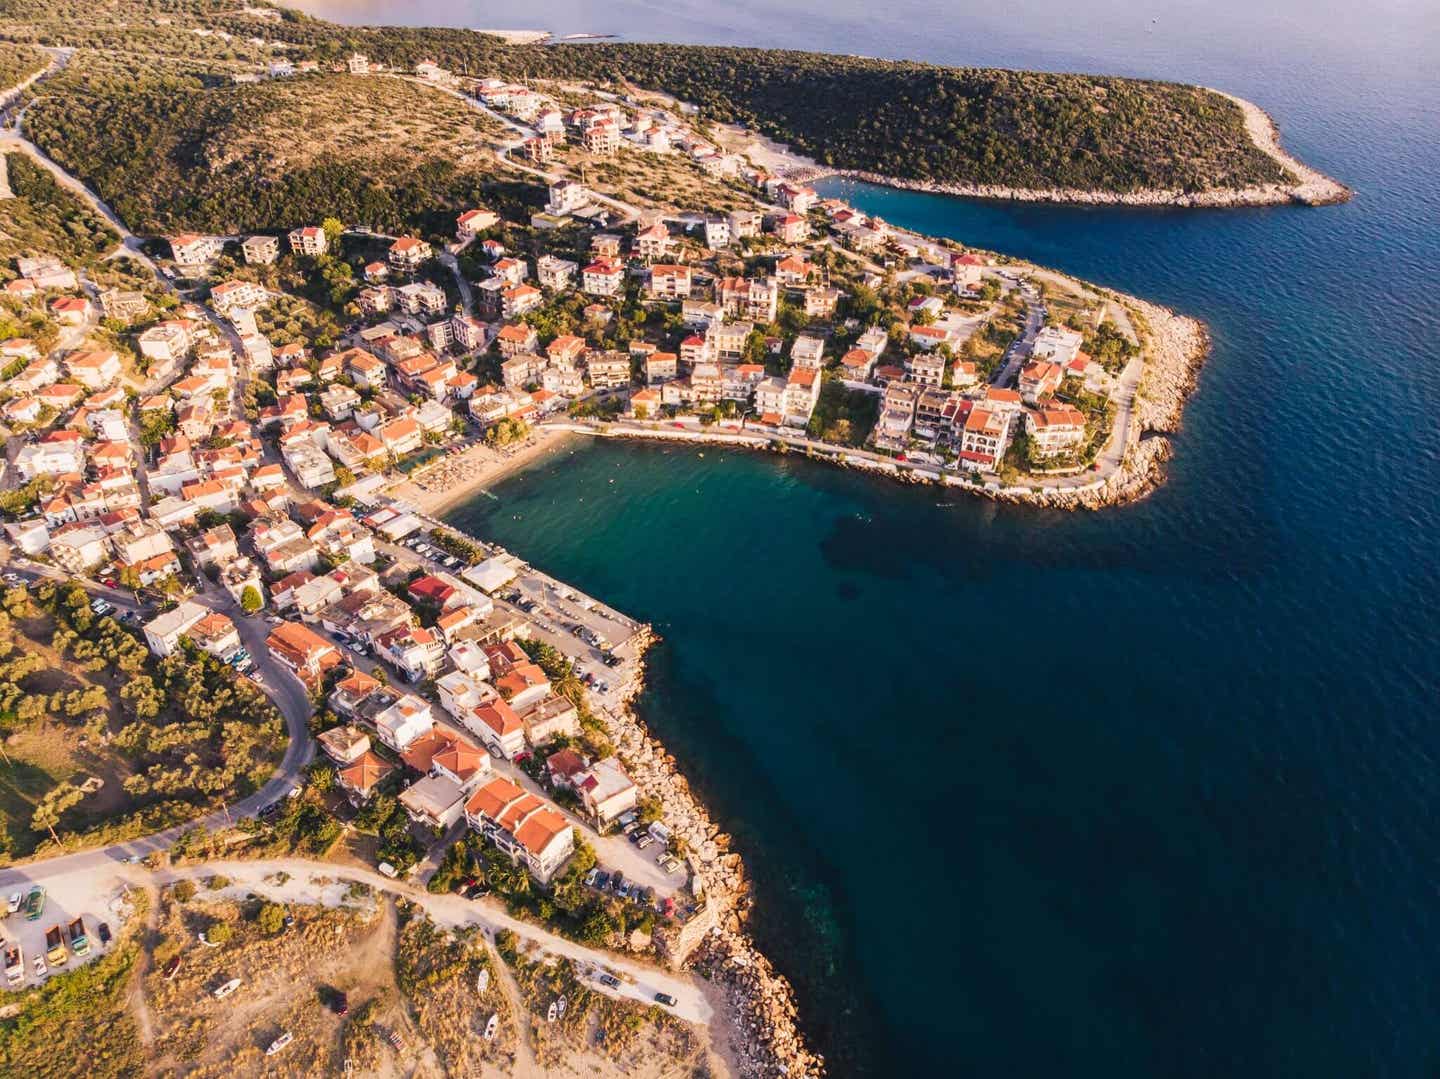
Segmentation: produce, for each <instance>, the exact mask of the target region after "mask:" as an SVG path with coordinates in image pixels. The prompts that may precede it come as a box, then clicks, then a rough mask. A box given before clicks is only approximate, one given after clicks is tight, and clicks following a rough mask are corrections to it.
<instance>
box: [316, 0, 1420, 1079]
mask: <svg viewBox="0 0 1440 1079" xmlns="http://www.w3.org/2000/svg"><path fill="white" fill-rule="evenodd" d="M300 6H302V7H305V8H306V9H307V10H310V11H312V12H314V13H317V14H321V15H324V16H327V17H331V18H336V19H341V20H343V21H351V22H393V23H408V24H426V23H437V24H448V25H462V26H472V27H511V28H527V29H528V28H537V27H538V28H543V29H549V30H553V31H555V32H556V33H559V34H565V33H593V34H614V35H616V36H618V37H620V38H622V39H630V40H674V41H690V42H703V43H718V44H750V45H765V46H775V47H797V48H807V49H816V50H823V51H832V52H845V53H858V54H868V55H877V56H886V57H906V58H915V59H922V60H930V61H935V62H940V63H946V64H955V65H967V64H976V65H1002V66H1009V67H1021V68H1035V69H1050V70H1070V71H1097V72H1108V73H1114V74H1121V75H1135V76H1145V77H1156V78H1170V79H1178V80H1183V81H1187V82H1196V83H1201V84H1204V85H1208V86H1214V87H1218V88H1222V89H1225V90H1227V91H1230V92H1233V93H1236V94H1239V95H1241V96H1243V97H1246V98H1249V99H1251V100H1253V101H1255V102H1257V103H1258V104H1260V105H1261V106H1262V107H1264V108H1265V109H1266V110H1268V111H1269V112H1270V113H1271V114H1272V115H1273V116H1274V117H1275V119H1276V121H1277V122H1278V124H1279V126H1280V129H1281V131H1282V133H1283V137H1284V141H1285V143H1286V145H1287V147H1288V148H1289V149H1290V150H1291V151H1292V152H1294V153H1295V154H1296V155H1297V156H1299V157H1300V158H1301V159H1302V160H1304V161H1306V162H1308V163H1310V164H1312V165H1314V166H1316V167H1318V168H1319V169H1321V170H1322V171H1324V172H1326V173H1328V174H1330V175H1333V176H1335V177H1337V178H1338V179H1340V180H1342V181H1343V182H1344V183H1346V184H1348V185H1350V186H1351V187H1352V188H1354V190H1355V198H1354V200H1353V201H1351V202H1349V203H1347V204H1345V205H1342V206H1334V207H1325V208H1317V209H1311V208H1301V207H1276V208H1269V209H1242V210H1205V211H1184V210H1154V209H1151V210H1142V209H1114V208H1109V209H1106V208H1074V207H1055V206H1041V205H1019V204H1005V203H992V202H976V201H964V200H959V199H953V198H948V197H942V196H932V195H926V194H918V193H911V192H902V191H895V190H889V189H885V188H879V187H873V186H868V185H864V184H855V183H848V182H839V181H830V182H827V183H825V184H824V185H823V188H824V193H825V194H827V195H832V194H837V195H842V196H844V197H846V198H848V199H850V200H852V201H853V202H854V203H855V204H856V205H857V206H859V207H861V208H862V209H864V210H866V211H869V212H871V213H876V214H879V215H881V216H883V217H884V218H886V219H887V220H889V221H891V222H894V223H896V224H900V225H905V226H909V227H911V228H915V229H918V230H920V231H922V232H929V233H934V234H939V235H945V236H951V237H955V238H957V239H959V240H962V241H964V242H967V243H971V244H975V245H978V246H981V247H985V248H992V249H997V250H1001V251H1007V252H1013V253H1015V254H1017V255H1022V256H1024V257H1026V258H1029V259H1033V260H1035V261H1037V262H1039V263H1042V264H1046V265H1051V266H1056V267H1059V268H1061V269H1063V270H1066V271H1068V272H1071V273H1074V274H1077V275H1079V276H1081V277H1084V278H1089V279H1091V280H1094V281H1098V282H1101V283H1103V284H1105V285H1109V286H1113V287H1115V288H1118V289H1122V290H1125V291H1129V292H1133V293H1135V294H1138V295H1141V296H1144V297H1147V298H1149V299H1152V300H1156V301H1159V302H1161V303H1164V304H1168V305H1170V306H1173V307H1175V308H1176V309H1178V310H1180V311H1182V312H1184V313H1187V314H1190V315H1194V316H1196V317H1198V318H1200V319H1202V320H1204V322H1205V323H1206V324H1207V326H1208V327H1209V330H1210V333H1211V335H1212V338H1213V349H1212V353H1211V355H1210V358H1209V361H1208V363H1207V364H1206V366H1205V368H1204V371H1203V373H1202V375H1201V378H1200V385H1199V388H1198V391H1197V392H1196V394H1195V396H1194V397H1193V399H1192V401H1191V403H1190V406H1189V408H1188V410H1187V412H1186V415H1185V423H1184V427H1183V430H1181V431H1180V432H1179V434H1178V435H1177V436H1176V438H1175V440H1174V442H1175V456H1174V459H1173V460H1172V461H1171V462H1170V466H1169V477H1168V480H1167V482H1166V483H1165V484H1164V486H1163V487H1161V488H1160V489H1159V490H1158V491H1156V492H1155V493H1154V494H1153V495H1151V496H1150V497H1149V498H1147V499H1146V500H1144V501H1142V502H1140V503H1138V504H1135V505H1131V506H1126V507H1122V508H1117V509H1110V510H1106V511H1104V512H1101V513H1093V514H1091V513H1081V514H1064V513H1056V512H1044V511H1038V510H1034V509H1021V508H1011V507H999V506H995V505H992V504H989V503H987V502H983V501H978V500H969V499H966V498H963V497H961V496H959V495H958V494H956V493H953V492H948V491H938V490H934V489H927V488H911V487H900V486H896V485H893V484H890V483H887V482H885V481H882V480H877V479H873V478H869V477H866V476H861V475H855V474H850V473H845V472H841V471H836V470H833V469H830V468H828V467H826V466H823V465H820V464H816V463H812V462H809V461H805V460H802V459H797V458H795V457H775V456H768V455H764V456H762V455H747V454H743V453H735V452H717V451H716V450H715V449H713V448H712V449H707V450H705V451H704V452H703V454H702V453H700V452H697V451H696V450H695V449H694V448H686V449H682V448H677V447H668V448H666V447H656V446H640V445H629V444H614V443H601V442H593V443H592V442H586V441H577V442H575V443H572V444H571V445H569V446H567V447H566V449H565V450H563V451H562V452H561V453H560V454H559V455H558V456H555V457H552V458H550V459H548V460H546V461H544V462H542V463H541V464H539V465H537V466H536V467H535V468H533V469H531V470H529V471H526V472H523V473H521V474H519V475H517V476H515V477H514V478H512V479H509V480H507V481H506V482H505V483H504V484H502V485H501V486H500V487H499V488H498V489H497V490H496V491H495V492H494V493H495V495H496V496H498V500H496V499H491V498H477V499H476V500H475V501H473V502H471V503H468V504H465V505H461V506H459V507H457V508H455V509H454V510H453V511H452V512H451V514H450V518H451V520H453V521H454V522H455V523H457V524H459V525H462V526H464V527H467V528H470V529H473V530H474V531H475V532H476V533H478V534H480V535H482V536H485V537H488V538H493V539H496V540H498V541H500V542H502V543H504V544H505V545H506V546H508V547H509V548H510V549H512V550H514V551H517V552H520V553H522V554H523V555H524V556H525V557H527V558H529V559H531V560H533V561H534V562H535V563H536V564H538V565H540V566H543V567H544V568H546V569H548V570H550V571H552V572H553V573H555V574H556V575H558V576H560V577H561V578H564V579H567V580H569V581H571V582H573V583H574V584H575V585H577V586H579V587H581V588H584V589H585V590H587V591H590V592H594V593H597V594H599V595H601V596H603V597H605V599H606V600H608V601H609V602H612V603H614V604H615V605H617V606H618V607H620V608H622V609H624V610H626V611H628V612H629V613H631V614H633V615H636V616H638V617H640V618H644V619H646V620H649V621H651V622H652V623H654V625H655V626H656V628H657V629H658V631H659V633H660V634H661V635H662V638H663V639H662V641H661V643H660V644H659V645H658V647H657V648H656V650H655V651H654V653H653V654H652V662H651V667H650V674H651V679H650V685H649V688H648V689H647V691H646V692H645V694H644V696H643V697H642V698H641V699H640V701H639V703H638V707H639V710H640V712H641V714H642V715H643V717H644V718H645V720H646V721H647V722H648V723H649V724H650V725H651V727H652V728H653V730H654V731H655V732H656V734H657V735H659V736H660V738H661V739H662V740H663V741H664V742H665V744H666V745H667V747H669V748H670V749H671V751H672V752H673V753H674V754H675V755H676V757H677V758H678V759H679V761H680V764H681V766H682V768H683V770H684V771H685V772H686V773H687V775H689V776H690V777H691V778H692V780H693V781H694V784H695V786H696V788H697V790H698V791H699V793H700V795H701V797H702V798H703V800H704V801H705V802H706V803H707V805H709V806H710V808H711V809H712V810H713V812H714V815H715V816H716V818H717V819H718V821H719V822H720V823H721V824H722V825H723V826H724V827H725V828H726V829H727V830H729V831H730V832H731V833H732V834H733V835H734V836H735V838H736V843H737V846H738V848H739V850H740V851H741V852H742V854H743V855H744V856H745V858H746V861H747V863H748V865H749V867H750V869H751V872H752V874H753V877H754V881H755V889H756V911H755V917H754V920H753V928H754V932H755V935H756V937H757V939H758V941H759V943H760V944H761V946H762V947H763V948H764V949H765V950H766V951H767V953H768V954H769V955H771V956H772V958H773V959H774V961H775V963H776V965H777V966H778V967H779V968H780V970H781V971H783V972H784V973H785V974H786V975H787V976H789V977H790V978H791V980H792V981H793V983H794V985H795V987H796V990H797V993H798V996H799V1002H800V1012H801V1019H802V1023H803V1026H804V1029H805V1031H806V1033H807V1034H808V1035H809V1036H810V1037H811V1039H813V1041H814V1043H815V1045H816V1046H817V1047H818V1049H819V1050H820V1051H821V1052H823V1053H824V1054H825V1055H826V1057H827V1059H828V1061H829V1066H830V1071H831V1073H832V1074H833V1075H837V1076H852V1075H855V1076H860V1075H864V1076H927V1075H935V1076H951V1075H956V1076H959V1075H973V1076H1005V1077H1009V1076H1047V1077H1048V1076H1067V1077H1077V1076H1083V1077H1096V1079H1102V1077H1103V1079H1128V1077H1136V1079H1139V1077H1147V1079H1148V1077H1154V1076H1182V1077H1189V1076H1195V1077H1206V1079H1210V1077H1215V1076H1267V1077H1268V1076H1285V1077H1291V1076H1293V1077H1297V1079H1299V1077H1305V1079H1313V1077H1316V1076H1337V1077H1370V1076H1396V1077H1415V1079H1421V1077H1426V1079H1433V1077H1434V1076H1435V1075H1437V1074H1440V775H1437V758H1440V613H1437V603H1440V319H1437V306H1436V301H1435V289H1436V283H1437V278H1440V275H1437V270H1440V258H1437V246H1440V179H1437V178H1440V63H1437V57H1440V5H1437V4H1436V3H1434V2H1433V0H1379V2H1374V3H1369V4H1354V3H1336V2H1333V0H1319V2H1301V0H1273V2H1271V3H1268V4H1257V3H1253V2H1245V0H1215V2H1210V3H1193V2H1166V0H1157V2H1155V3H1150V4H1137V3H1133V2H1122V0H1079V2H1069V3H1063V2H1060V0H1017V2H1014V3H1009V4H1004V5H998V4H977V3H970V2H963V3H962V2H952V3H941V2H937V0H892V2H891V3H888V4H886V5H885V10H883V11H879V10H876V9H875V7H874V5H873V4H870V3H859V2H856V0H829V2H827V0H792V2H786V0H768V2H765V3H760V2H756V0H732V2H731V3H727V4H721V5H715V4H710V3H700V2H697V0H673V2H671V3H667V4H653V3H648V2H640V0H626V2H618V3H605V4H599V3H574V2H570V3H564V2H550V0H531V2H528V3H526V4H523V5H522V4H517V3H497V2H487V3H484V4H480V3H472V4H464V3H441V2H438V0H405V2H404V3H401V2H399V0H368V2H367V0H354V2H350V0H343V2H342V0H313V2H305V3H302V4H301V5H300Z"/></svg>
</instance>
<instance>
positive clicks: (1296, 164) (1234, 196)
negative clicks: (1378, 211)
mask: <svg viewBox="0 0 1440 1079" xmlns="http://www.w3.org/2000/svg"><path fill="white" fill-rule="evenodd" d="M1214 93H1217V94H1219V95H1220V96H1221V97H1224V98H1227V99H1229V100H1230V101H1233V102H1235V104H1236V105H1238V106H1239V107H1240V111H1241V113H1243V114H1244V117H1245V130H1246V133H1247V134H1248V135H1249V136H1250V139H1251V141H1252V142H1253V143H1254V144H1255V146H1256V147H1257V148H1258V149H1259V150H1261V151H1262V152H1263V153H1264V154H1266V156H1268V157H1270V158H1271V159H1272V160H1274V161H1276V162H1278V163H1279V164H1280V165H1282V166H1283V167H1284V168H1286V169H1287V170H1289V171H1290V173H1291V174H1292V175H1293V176H1294V177H1295V182H1294V183H1289V184H1256V185H1254V186H1252V187H1242V188H1237V189H1235V190H1233V191H1226V190H1219V189H1217V190H1211V191H1180V190H1163V189H1148V190H1142V191H1086V190H1083V189H1080V188H1024V187H1006V186H1003V185H1000V184H945V183H936V182H933V181H929V180H906V179H902V178H901V177H897V176H886V175H883V174H881V173H877V172H868V171H866V170H864V169H834V168H823V167H821V166H818V165H817V166H813V167H801V168H797V169H793V170H790V174H791V175H792V177H793V178H794V179H797V180H805V181H813V180H818V179H821V178H823V177H826V176H839V177H842V178H844V179H849V180H860V181H863V182H864V183H870V184H880V185H881V186H883V187H895V188H900V189H902V190H905V191H925V192H928V193H930V194H935V195H955V196H958V197H961V198H971V199H1004V200H1006V201H1010V202H1055V203H1076V204H1080V205H1091V206H1179V207H1187V208H1191V209H1199V208H1208V209H1215V208H1221V207H1236V206H1284V205H1296V204H1298V205H1301V206H1331V205H1334V204H1336V203H1341V202H1347V201H1349V200H1350V199H1351V198H1352V197H1353V196H1354V192H1353V191H1351V190H1350V189H1349V188H1348V187H1346V186H1345V185H1344V184H1342V183H1340V181H1338V180H1334V179H1332V178H1330V177H1329V176H1326V175H1325V174H1323V173H1321V172H1317V171H1316V170H1315V169H1312V168H1310V167H1309V166H1308V165H1306V164H1304V163H1303V162H1301V161H1299V160H1297V159H1296V158H1295V157H1293V156H1292V155H1290V154H1289V153H1287V152H1286V151H1285V149H1284V148H1283V147H1282V146H1281V145H1280V130H1279V128H1278V127H1276V125H1275V121H1274V120H1273V119H1272V118H1271V117H1270V115H1269V113H1267V112H1265V110H1264V109H1262V108H1260V106H1258V105H1256V104H1255V103H1254V102H1251V101H1246V100H1245V99H1244V98H1241V97H1236V96H1235V95H1234V94H1227V93H1225V92H1224V91H1223V90H1216V91H1214Z"/></svg>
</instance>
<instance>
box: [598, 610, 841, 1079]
mask: <svg viewBox="0 0 1440 1079" xmlns="http://www.w3.org/2000/svg"><path fill="white" fill-rule="evenodd" d="M641 632H642V634H643V635H644V636H643V638H642V639H641V640H640V641H638V642H637V644H638V646H639V647H640V648H641V649H642V650H643V649H644V648H647V647H648V646H649V645H650V644H652V643H653V642H654V636H653V634H651V633H650V631H649V630H648V629H646V630H642V631H641ZM640 663H641V673H640V677H639V678H637V679H635V680H634V683H633V685H634V692H638V691H639V689H640V687H641V686H642V685H643V683H644V662H643V660H641V661H640ZM630 704H631V699H630V698H627V699H626V701H625V702H624V705H623V706H622V708H621V709H620V710H619V711H618V712H608V711H607V712H606V713H605V718H606V722H607V725H608V726H609V728H610V734H611V736H612V737H613V738H614V739H615V745H616V750H617V752H618V754H619V756H620V758H621V760H622V761H623V762H624V764H625V767H626V770H627V771H628V772H629V774H630V777H631V778H632V779H633V780H634V781H635V782H636V783H637V784H638V785H639V786H640V788H641V789H642V790H644V791H645V792H646V793H648V794H650V795H652V796H653V797H655V798H657V799H659V801H660V804H661V805H662V807H663V808H664V814H665V822H666V824H667V826H668V827H669V828H670V829H671V831H672V832H673V833H674V834H675V835H677V836H679V837H681V838H682V839H684V840H685V844H686V846H687V847H688V848H689V851H690V855H689V861H690V866H691V871H692V872H693V873H695V874H696V875H697V876H698V877H699V879H700V881H701V883H702V884H703V888H704V894H705V901H706V908H707V915H708V918H707V921H708V923H709V928H708V929H707V931H706V932H705V934H704V936H703V937H701V938H700V939H699V940H698V941H697V942H696V943H695V945H694V947H693V948H692V949H683V950H682V952H681V954H679V955H677V956H676V957H675V958H676V959H677V961H688V962H689V964H690V965H691V966H692V967H693V968H694V969H696V970H697V971H699V972H700V973H701V974H703V975H704V976H705V977H706V978H708V979H709V980H710V981H711V982H712V983H714V984H715V985H718V986H720V987H721V988H722V989H723V990H724V994H725V1000H726V1003H727V1004H728V1005H729V1007H730V1008H731V1010H732V1012H733V1014H734V1019H735V1026H736V1029H737V1031H739V1032H740V1033H741V1035H742V1038H741V1039H740V1042H739V1044H737V1045H736V1046H735V1051H736V1055H737V1058H738V1059H739V1062H740V1067H741V1074H742V1075H744V1076H747V1077H750V1076H753V1077H757V1079H760V1077H764V1079H772V1077H778V1076H789V1077H791V1079H799V1077H802V1076H806V1077H818V1076H821V1075H823V1074H824V1072H825V1061H824V1058H823V1057H821V1056H819V1055H818V1054H816V1053H814V1052H813V1051H811V1050H810V1048H809V1047H808V1046H807V1045H806V1043H805V1038H804V1035H803V1034H801V1032H800V1028H799V1022H798V1010H797V1008H796V1005H795V993H794V990H793V989H792V988H791V986H790V983H789V981H787V980H786V979H785V977H784V976H783V975H781V974H780V973H779V972H777V971H776V970H775V968H774V966H773V965H772V964H771V963H770V961H769V960H768V959H767V958H766V957H765V956H764V955H763V954H762V953H761V952H760V950H759V949H758V948H757V947H756V946H755V943H754V941H752V940H751V939H750V935H749V934H748V933H747V932H746V929H745V922H746V920H747V917H748V914H749V911H750V901H751V900H750V889H749V884H748V882H747V881H746V878H745V871H744V866H743V864H742V863H741V860H740V856H739V855H738V854H735V853H734V852H732V851H731V850H730V837H729V836H728V835H726V834H725V833H724V832H722V831H721V830H720V829H719V827H717V826H716V825H715V824H714V823H713V822H712V821H711V820H710V817H709V815H708V813H707V812H706V810H705V808H704V807H703V806H702V805H701V804H700V802H699V801H698V800H697V799H696V798H695V795H694V793H693V792H692V791H691V789H690V784H689V783H688V782H687V781H686V779H685V777H684V776H683V775H681V774H680V770H679V768H678V767H677V765H676V763H675V759H674V758H673V757H672V756H670V754H669V753H668V752H666V750H665V748H664V746H662V745H661V744H660V743H659V742H657V741H656V740H655V739H654V738H653V737H651V735H650V732H649V731H648V730H647V729H646V727H645V724H644V723H643V722H641V720H640V719H639V718H638V717H637V716H636V715H635V713H634V710H633V709H632V708H631V706H630Z"/></svg>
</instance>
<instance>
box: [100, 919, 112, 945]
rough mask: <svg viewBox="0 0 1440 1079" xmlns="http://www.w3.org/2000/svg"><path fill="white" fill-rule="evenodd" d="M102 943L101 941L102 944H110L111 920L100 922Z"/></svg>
mask: <svg viewBox="0 0 1440 1079" xmlns="http://www.w3.org/2000/svg"><path fill="white" fill-rule="evenodd" d="M100 943H101V944H109V943H110V923H109V922H101V923H100Z"/></svg>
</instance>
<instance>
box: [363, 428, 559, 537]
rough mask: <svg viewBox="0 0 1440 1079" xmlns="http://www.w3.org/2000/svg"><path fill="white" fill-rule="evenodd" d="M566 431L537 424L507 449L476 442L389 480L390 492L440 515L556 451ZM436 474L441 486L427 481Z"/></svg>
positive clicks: (422, 508)
mask: <svg viewBox="0 0 1440 1079" xmlns="http://www.w3.org/2000/svg"><path fill="white" fill-rule="evenodd" d="M565 435H566V432H565V431H563V430H561V429H560V428H556V427H544V426H536V427H534V428H532V429H531V432H530V434H529V436H527V438H526V439H525V441H524V442H522V443H521V444H520V446H519V447H518V448H517V449H515V450H513V451H512V452H510V453H505V452H503V451H501V450H495V449H492V448H490V447H489V446H486V445H485V444H484V443H483V442H475V443H472V444H471V445H469V446H467V447H465V449H464V450H462V451H461V452H460V453H458V454H455V455H454V456H451V457H444V458H440V459H438V460H436V461H435V462H433V463H432V464H430V465H427V466H425V467H423V468H420V469H417V470H416V472H417V473H418V475H412V476H407V477H405V478H404V479H401V480H399V481H397V482H396V483H394V484H391V485H390V487H389V493H390V494H392V495H394V496H396V497H398V498H402V499H404V500H405V501H407V502H409V503H411V504H412V505H413V506H415V508H416V509H418V510H419V511H420V512H421V513H423V514H426V515H428V516H431V517H439V516H441V515H442V514H443V513H444V512H445V511H446V510H448V509H450V508H451V507H453V506H454V505H455V504H456V503H459V502H463V501H465V500H466V499H468V498H472V497H474V496H475V495H476V494H478V493H479V492H481V491H483V490H486V489H487V488H489V487H492V486H494V485H495V484H497V483H499V482H500V481H501V480H504V479H506V478H507V477H508V476H510V475H512V474H513V473H515V472H518V471H520V470H521V469H522V468H525V467H527V466H528V465H531V464H534V463H535V462H536V461H538V460H539V459H541V458H542V457H544V456H545V455H546V454H547V453H550V452H553V451H558V450H559V449H560V448H561V446H562V445H563V444H564V442H565V441H566V438H565ZM437 473H438V474H439V477H440V478H439V482H440V484H441V485H440V486H431V485H430V483H429V482H427V481H432V479H433V478H434V477H435V476H436V474H437Z"/></svg>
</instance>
